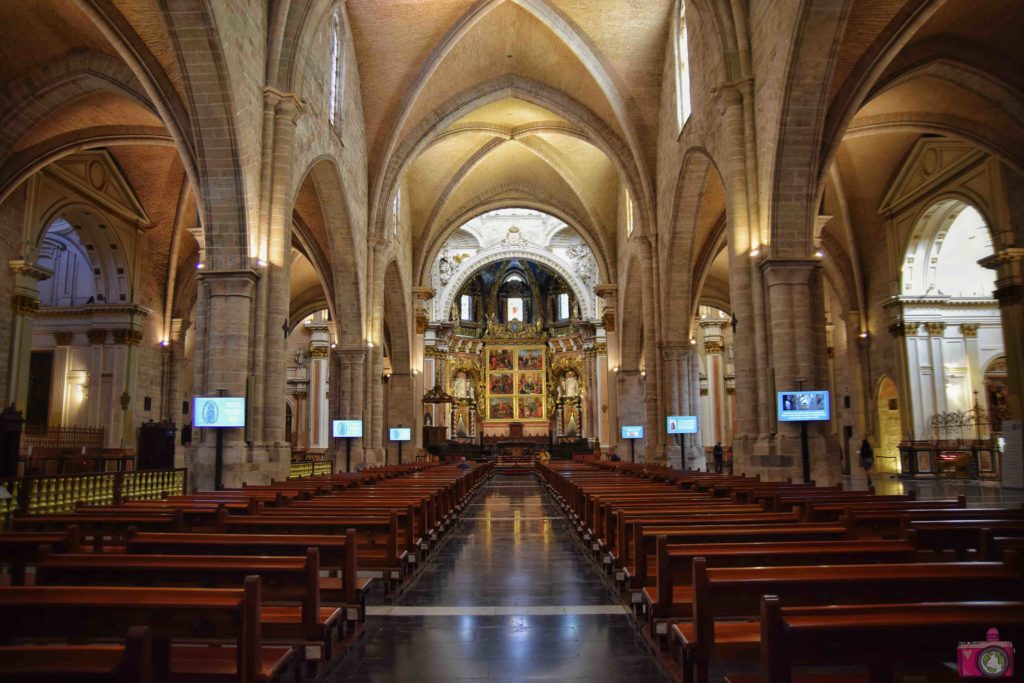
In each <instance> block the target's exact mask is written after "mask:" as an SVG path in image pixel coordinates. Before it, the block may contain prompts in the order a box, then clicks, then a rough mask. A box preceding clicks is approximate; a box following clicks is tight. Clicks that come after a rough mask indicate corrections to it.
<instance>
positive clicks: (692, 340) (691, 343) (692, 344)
mask: <svg viewBox="0 0 1024 683" xmlns="http://www.w3.org/2000/svg"><path fill="white" fill-rule="evenodd" d="M696 345H697V340H696V339H694V338H693V337H690V346H696Z"/></svg>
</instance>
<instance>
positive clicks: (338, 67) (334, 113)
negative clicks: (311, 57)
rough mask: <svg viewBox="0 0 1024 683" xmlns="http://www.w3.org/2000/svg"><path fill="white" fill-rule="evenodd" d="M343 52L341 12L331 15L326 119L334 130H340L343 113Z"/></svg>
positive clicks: (337, 11) (336, 11)
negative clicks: (329, 72) (329, 81)
mask: <svg viewBox="0 0 1024 683" xmlns="http://www.w3.org/2000/svg"><path fill="white" fill-rule="evenodd" d="M344 75H345V74H344V51H343V50H342V45H341V10H340V9H338V10H335V11H334V13H333V14H332V15H331V86H330V89H329V91H328V96H327V118H328V120H329V121H330V122H331V125H332V126H334V127H335V128H336V129H339V130H340V129H341V121H342V112H343V111H344V108H345V107H344V99H345V98H344V93H345V79H344Z"/></svg>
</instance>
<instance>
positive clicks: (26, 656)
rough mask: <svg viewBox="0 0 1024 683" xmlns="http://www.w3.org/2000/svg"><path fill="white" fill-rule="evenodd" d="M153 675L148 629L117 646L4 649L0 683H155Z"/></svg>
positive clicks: (135, 632) (133, 629) (142, 628)
mask: <svg viewBox="0 0 1024 683" xmlns="http://www.w3.org/2000/svg"><path fill="white" fill-rule="evenodd" d="M153 673H154V672H153V636H152V634H151V633H150V629H149V628H148V627H146V626H133V627H131V628H129V629H128V632H127V633H126V634H125V637H124V643H123V644H116V645H115V644H102V645H0V683H153V680H154V676H153Z"/></svg>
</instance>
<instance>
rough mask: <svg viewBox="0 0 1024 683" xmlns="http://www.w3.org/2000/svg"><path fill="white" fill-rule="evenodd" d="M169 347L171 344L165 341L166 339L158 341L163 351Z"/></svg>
mask: <svg viewBox="0 0 1024 683" xmlns="http://www.w3.org/2000/svg"><path fill="white" fill-rule="evenodd" d="M170 345H171V342H169V341H167V340H166V339H161V340H160V346H162V347H164V348H165V349H166V348H167V347H168V346H170Z"/></svg>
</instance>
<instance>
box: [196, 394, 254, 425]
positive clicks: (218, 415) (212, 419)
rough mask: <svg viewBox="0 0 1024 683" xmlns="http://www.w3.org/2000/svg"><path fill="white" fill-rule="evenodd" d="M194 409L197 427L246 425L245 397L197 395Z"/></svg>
mask: <svg viewBox="0 0 1024 683" xmlns="http://www.w3.org/2000/svg"><path fill="white" fill-rule="evenodd" d="M194 400H195V409H194V410H193V411H192V413H193V416H194V422H193V423H192V424H193V426H195V427H244V426H245V397H243V396H196V397H195V399H194Z"/></svg>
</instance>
